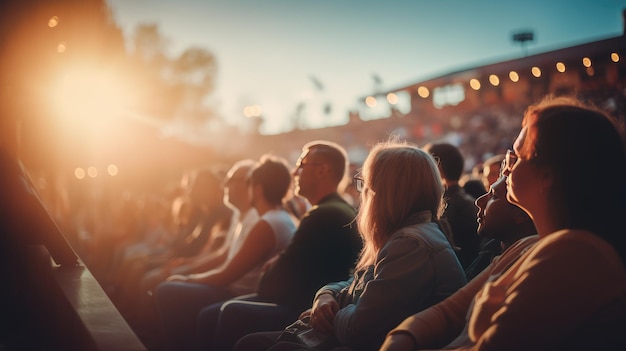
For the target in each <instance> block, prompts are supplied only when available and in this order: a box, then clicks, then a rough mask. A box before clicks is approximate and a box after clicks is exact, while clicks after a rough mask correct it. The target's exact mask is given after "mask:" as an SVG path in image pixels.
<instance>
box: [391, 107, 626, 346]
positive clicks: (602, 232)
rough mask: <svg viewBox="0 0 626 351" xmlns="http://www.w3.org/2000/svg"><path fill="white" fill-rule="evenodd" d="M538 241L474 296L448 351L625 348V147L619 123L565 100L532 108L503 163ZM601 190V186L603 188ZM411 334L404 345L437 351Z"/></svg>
mask: <svg viewBox="0 0 626 351" xmlns="http://www.w3.org/2000/svg"><path fill="white" fill-rule="evenodd" d="M503 167H504V172H503V173H504V175H506V176H507V177H508V180H507V191H508V192H507V200H508V201H510V202H511V203H513V204H516V205H518V206H519V207H521V208H522V209H523V210H524V211H526V212H527V213H528V214H529V215H530V217H531V218H532V219H533V221H534V223H535V226H536V228H537V232H538V234H539V238H540V239H539V241H538V242H537V244H535V245H534V246H533V247H532V248H531V249H529V250H528V251H526V253H524V254H523V255H522V256H521V257H520V258H519V259H518V260H517V261H516V262H515V263H513V264H512V265H511V266H510V267H509V268H508V270H506V271H505V272H504V273H502V274H499V275H492V276H490V277H489V279H488V280H487V282H486V283H485V284H484V285H483V287H482V289H481V290H479V292H478V293H477V294H476V296H475V297H474V300H473V307H472V309H471V310H470V313H469V314H468V321H467V328H466V330H465V331H464V334H465V335H466V338H465V341H464V343H463V344H462V345H460V346H456V347H449V346H448V347H444V349H447V350H449V349H454V350H568V351H570V350H626V338H625V337H624V332H626V271H625V260H626V230H625V229H624V228H625V226H624V218H625V217H624V215H625V214H626V151H625V144H624V139H623V135H621V133H620V130H619V128H618V127H617V126H616V124H615V121H614V120H613V119H612V118H611V117H610V116H608V115H606V114H605V113H603V112H601V111H600V110H596V109H594V108H591V107H588V106H585V105H583V104H582V103H581V102H579V101H577V100H574V99H570V98H546V99H544V100H543V101H541V102H540V103H538V104H536V105H533V106H531V107H530V108H529V109H528V110H527V112H526V114H525V117H524V120H523V124H522V130H521V132H520V134H519V136H518V138H517V140H516V141H515V144H514V146H513V150H511V151H510V152H509V153H508V154H507V156H506V159H505V162H504V165H503ZM599 185H600V186H599ZM405 330H406V333H405V335H409V336H412V337H413V340H412V341H413V343H412V344H413V345H412V347H410V348H401V347H397V348H394V347H386V348H384V350H388V351H390V350H416V349H417V350H423V349H433V348H437V347H441V345H433V344H428V343H426V342H424V340H420V339H419V338H417V337H415V335H414V334H412V333H410V332H409V331H408V329H405Z"/></svg>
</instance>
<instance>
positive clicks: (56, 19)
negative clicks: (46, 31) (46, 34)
mask: <svg viewBox="0 0 626 351" xmlns="http://www.w3.org/2000/svg"><path fill="white" fill-rule="evenodd" d="M58 25H59V17H57V16H52V17H50V19H49V20H48V27H50V28H54V27H56V26H58Z"/></svg>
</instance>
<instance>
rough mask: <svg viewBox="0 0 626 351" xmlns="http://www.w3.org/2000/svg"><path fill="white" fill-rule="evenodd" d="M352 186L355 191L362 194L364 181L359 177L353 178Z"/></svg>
mask: <svg viewBox="0 0 626 351" xmlns="http://www.w3.org/2000/svg"><path fill="white" fill-rule="evenodd" d="M352 179H354V186H355V187H356V191H358V192H362V191H363V187H364V186H365V180H364V179H363V178H362V177H360V176H358V175H357V176H354V178H352Z"/></svg>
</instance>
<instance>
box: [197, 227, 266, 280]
mask: <svg viewBox="0 0 626 351" xmlns="http://www.w3.org/2000/svg"><path fill="white" fill-rule="evenodd" d="M275 245H276V238H275V236H274V231H273V230H272V227H270V225H269V224H268V223H267V222H266V221H265V220H260V221H258V222H257V223H256V224H255V225H254V227H253V228H252V229H251V230H250V233H249V234H248V237H247V238H246V240H245V241H244V243H243V244H242V246H241V249H239V251H238V252H237V253H236V254H235V255H234V256H233V257H232V258H231V259H230V260H229V261H228V262H227V263H226V264H225V265H224V266H222V267H220V268H218V269H214V270H211V271H208V272H205V273H200V274H192V275H190V276H189V279H188V280H187V281H189V282H195V283H202V284H210V285H216V286H227V285H229V284H231V283H233V282H234V281H236V280H237V279H239V278H241V277H242V276H243V275H244V274H246V273H247V272H249V271H250V270H252V269H253V268H254V267H256V266H258V265H259V264H261V263H262V262H263V261H264V260H266V259H267V257H268V255H269V254H270V252H271V251H272V250H273V248H274V246H275Z"/></svg>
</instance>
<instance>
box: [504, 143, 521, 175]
mask: <svg viewBox="0 0 626 351" xmlns="http://www.w3.org/2000/svg"><path fill="white" fill-rule="evenodd" d="M518 160H519V156H517V154H515V151H513V150H511V149H509V150H506V154H505V156H504V160H502V165H501V166H500V174H501V175H508V174H509V173H511V171H512V170H513V166H514V165H515V164H516V163H517V161H518Z"/></svg>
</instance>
